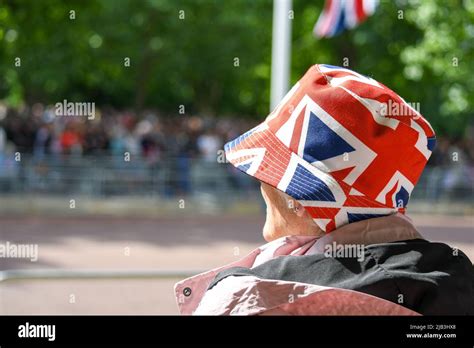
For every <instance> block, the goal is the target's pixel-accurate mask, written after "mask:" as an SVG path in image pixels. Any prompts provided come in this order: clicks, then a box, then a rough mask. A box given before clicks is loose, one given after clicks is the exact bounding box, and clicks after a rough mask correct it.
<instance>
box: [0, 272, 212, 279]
mask: <svg viewBox="0 0 474 348" xmlns="http://www.w3.org/2000/svg"><path fill="white" fill-rule="evenodd" d="M202 272H203V270H181V271H170V270H160V271H158V270H90V269H11V270H4V271H0V282H3V281H8V280H37V279H144V278H153V279H184V278H188V277H191V276H193V275H196V274H199V273H202Z"/></svg>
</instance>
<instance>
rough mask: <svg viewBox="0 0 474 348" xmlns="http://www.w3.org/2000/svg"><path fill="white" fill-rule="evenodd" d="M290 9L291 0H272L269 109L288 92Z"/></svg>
mask: <svg viewBox="0 0 474 348" xmlns="http://www.w3.org/2000/svg"><path fill="white" fill-rule="evenodd" d="M291 9H292V0H273V30H272V76H271V87H270V111H271V110H273V109H274V108H275V107H276V106H277V105H278V103H279V102H280V100H282V99H283V97H284V96H285V94H286V93H287V92H288V87H289V81H290V60H291V19H290V11H291Z"/></svg>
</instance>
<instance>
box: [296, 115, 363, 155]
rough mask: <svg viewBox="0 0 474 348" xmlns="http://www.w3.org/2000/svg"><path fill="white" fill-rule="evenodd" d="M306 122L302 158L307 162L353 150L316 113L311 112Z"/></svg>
mask: <svg viewBox="0 0 474 348" xmlns="http://www.w3.org/2000/svg"><path fill="white" fill-rule="evenodd" d="M308 122H309V123H308V133H307V135H306V142H305V147H304V154H303V159H304V160H306V161H307V162H309V163H312V162H315V161H323V160H325V159H328V158H332V157H336V156H339V155H342V154H343V153H348V152H352V151H354V150H355V149H354V148H353V147H352V146H350V145H349V144H348V143H347V142H346V141H345V140H344V139H342V137H340V136H339V135H337V133H336V132H334V131H333V130H332V129H331V128H329V127H328V126H327V125H326V124H325V123H324V122H323V121H321V120H320V119H319V117H317V116H316V114H314V113H311V115H310V118H309V121H308Z"/></svg>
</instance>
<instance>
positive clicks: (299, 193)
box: [285, 164, 336, 202]
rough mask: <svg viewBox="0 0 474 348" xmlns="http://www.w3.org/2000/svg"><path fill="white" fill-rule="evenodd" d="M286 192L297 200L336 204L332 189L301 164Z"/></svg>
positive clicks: (297, 167)
mask: <svg viewBox="0 0 474 348" xmlns="http://www.w3.org/2000/svg"><path fill="white" fill-rule="evenodd" d="M285 192H286V193H287V194H289V195H290V196H291V197H293V198H295V199H297V200H304V201H326V202H329V201H330V202H335V201H336V199H335V198H334V195H333V194H332V192H331V189H330V188H329V187H328V186H327V185H326V184H325V183H324V182H323V181H322V180H321V179H320V178H318V177H317V176H315V175H314V174H313V173H311V172H310V171H309V170H308V169H306V168H305V167H303V166H302V165H301V164H298V165H297V166H296V170H295V173H294V175H293V177H292V178H291V181H290V183H289V184H288V187H287V188H286V190H285Z"/></svg>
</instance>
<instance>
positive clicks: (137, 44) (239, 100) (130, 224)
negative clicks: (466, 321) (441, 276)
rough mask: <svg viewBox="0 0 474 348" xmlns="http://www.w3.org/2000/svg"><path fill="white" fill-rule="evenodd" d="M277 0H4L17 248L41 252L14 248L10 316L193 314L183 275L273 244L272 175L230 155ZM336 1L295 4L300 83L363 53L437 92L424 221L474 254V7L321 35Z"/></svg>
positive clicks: (3, 101)
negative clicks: (187, 307)
mask: <svg viewBox="0 0 474 348" xmlns="http://www.w3.org/2000/svg"><path fill="white" fill-rule="evenodd" d="M272 6H273V2H272V1H271V0H232V1H225V2H224V1H218V0H194V1H192V0H138V1H135V0H133V1H132V0H88V1H79V0H69V1H61V0H45V1H34V0H2V1H1V2H0V242H6V241H9V242H11V243H24V244H37V245H38V247H39V259H38V261H37V262H30V261H29V260H25V259H14V258H0V272H2V273H1V274H2V276H0V313H1V314H20V313H30V314H61V313H67V314H79V313H81V314H89V313H90V314H97V313H109V314H125V313H126V314H175V313H177V310H176V305H175V300H174V294H173V288H172V286H173V284H174V283H175V282H176V281H178V280H180V276H184V275H186V274H193V273H195V272H197V271H200V270H206V269H209V268H213V267H217V266H220V265H222V264H224V263H228V262H231V261H234V260H236V259H238V258H240V257H242V256H244V255H245V254H246V253H247V252H249V251H250V250H252V249H253V248H255V247H257V246H258V245H260V244H262V243H263V239H262V236H261V228H262V226H263V221H264V208H263V202H262V200H261V198H260V196H259V186H258V183H257V182H255V181H253V180H252V179H251V178H248V177H246V176H245V175H244V174H241V173H239V172H237V171H236V170H234V169H233V168H231V166H230V165H228V164H226V163H225V161H223V160H222V153H221V149H222V147H223V144H224V143H225V142H226V141H228V140H231V139H233V138H235V137H236V136H237V135H239V134H240V133H242V132H244V131H245V130H247V129H249V128H251V127H253V126H254V125H256V124H257V123H259V122H261V121H262V119H263V118H264V117H265V116H266V115H267V114H268V113H269V95H270V75H271V71H270V68H271V43H272V37H271V35H272ZM322 7H323V2H322V1H320V0H293V11H294V13H293V20H292V27H293V32H292V54H291V80H292V83H294V82H296V81H297V80H298V79H299V77H300V76H301V75H302V74H304V72H305V71H306V70H307V69H308V68H309V67H310V66H311V65H312V64H315V63H327V64H332V65H340V66H341V65H343V64H344V63H348V64H349V68H351V69H354V70H356V71H358V72H360V73H362V74H365V75H368V76H371V77H373V78H375V79H377V80H379V81H381V82H383V83H384V84H385V85H387V86H389V87H391V88H392V89H393V90H395V91H396V92H397V93H399V94H400V95H401V96H403V97H404V99H405V100H406V101H407V102H411V103H419V106H420V111H421V113H422V114H423V115H424V116H425V117H426V118H427V119H428V120H429V121H430V123H431V124H432V125H433V127H434V129H435V131H436V133H437V137H438V144H437V148H436V149H435V151H434V153H433V155H432V158H431V159H430V161H429V163H428V166H427V168H426V170H425V172H424V174H423V176H422V178H421V179H420V182H419V184H418V186H417V187H416V188H415V190H414V192H413V195H412V199H411V201H410V203H409V206H408V212H409V215H410V216H412V218H413V219H414V221H415V223H416V224H417V226H418V227H419V229H420V231H421V233H422V234H424V235H425V236H426V237H427V238H429V239H432V240H437V241H443V242H448V243H449V244H451V245H452V246H457V247H459V248H460V249H461V250H463V251H465V252H466V253H467V254H468V255H469V257H470V258H471V260H473V259H474V234H473V233H474V219H473V213H474V201H473V197H474V77H473V76H474V1H473V0H448V1H443V2H439V1H422V0H397V1H384V0H382V1H381V2H380V5H379V7H378V9H377V11H376V12H375V14H374V15H373V16H371V17H370V18H369V19H368V20H367V21H366V22H364V23H363V24H361V25H360V26H358V27H357V28H355V29H354V30H351V31H347V32H344V33H343V34H341V35H339V36H337V37H335V38H331V39H316V38H315V37H314V36H313V34H312V29H313V26H314V24H315V22H316V20H317V18H318V16H319V14H320V12H321V9H322ZM63 100H67V101H70V102H86V103H94V105H95V117H94V119H88V118H87V117H84V116H69V117H67V116H63V117H59V116H56V114H55V104H56V103H58V102H63ZM24 270H26V272H23V271H24ZM78 270H80V271H81V273H80V274H79V273H78ZM12 271H13V272H12ZM14 271H20V272H19V273H18V272H17V273H14ZM21 272H23V273H21ZM48 272H49V273H48ZM94 272H95V273H94ZM101 272H102V273H101ZM13 274H16V276H13ZM19 274H22V276H21V277H20V276H19ZM20 278H21V279H20Z"/></svg>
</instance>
